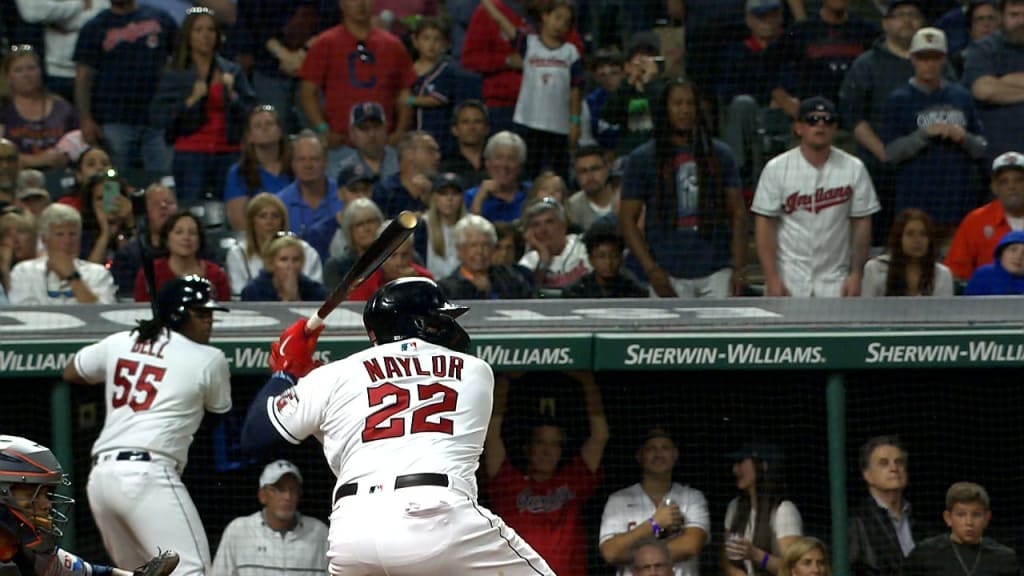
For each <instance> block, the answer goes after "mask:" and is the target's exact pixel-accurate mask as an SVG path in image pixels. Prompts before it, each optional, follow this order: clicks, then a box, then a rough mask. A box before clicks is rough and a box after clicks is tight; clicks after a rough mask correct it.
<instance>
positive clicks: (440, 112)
mask: <svg viewBox="0 0 1024 576" xmlns="http://www.w3.org/2000/svg"><path fill="white" fill-rule="evenodd" d="M453 65H454V64H453V63H452V62H451V61H450V60H447V59H445V60H441V61H440V62H438V63H437V65H436V66H434V67H433V68H431V69H430V71H428V72H427V73H426V74H424V75H423V76H420V77H419V78H416V83H415V84H413V85H412V93H413V95H415V96H433V97H434V98H437V99H438V100H440V101H441V102H442V103H443V105H442V106H438V107H436V108H415V113H416V129H417V130H423V131H424V132H427V133H428V134H430V135H431V136H433V137H434V140H437V145H438V146H440V147H441V150H444V151H447V150H451V149H452V148H453V147H454V145H455V137H454V136H452V109H453V108H452V107H453V105H454V104H455V69H454V68H453Z"/></svg>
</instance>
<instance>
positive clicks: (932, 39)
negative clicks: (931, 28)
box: [924, 32, 935, 44]
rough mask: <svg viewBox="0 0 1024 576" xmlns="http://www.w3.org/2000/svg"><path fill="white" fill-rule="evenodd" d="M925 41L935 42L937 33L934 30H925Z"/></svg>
mask: <svg viewBox="0 0 1024 576" xmlns="http://www.w3.org/2000/svg"><path fill="white" fill-rule="evenodd" d="M924 41H925V42H927V43H929V44H932V43H934V42H935V33H934V32H925V33H924Z"/></svg>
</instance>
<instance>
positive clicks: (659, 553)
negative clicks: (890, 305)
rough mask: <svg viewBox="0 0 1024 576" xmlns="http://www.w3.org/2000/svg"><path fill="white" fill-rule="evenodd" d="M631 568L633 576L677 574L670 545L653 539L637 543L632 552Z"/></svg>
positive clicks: (669, 575)
mask: <svg viewBox="0 0 1024 576" xmlns="http://www.w3.org/2000/svg"><path fill="white" fill-rule="evenodd" d="M629 566H630V569H631V570H632V572H631V573H632V574H646V575H648V576H672V575H673V574H675V571H674V570H673V568H672V554H671V552H670V551H669V549H668V544H666V543H665V542H663V541H661V540H655V539H653V538H649V539H645V540H641V541H639V542H637V543H636V546H634V547H633V549H632V550H631V554H630V562H629Z"/></svg>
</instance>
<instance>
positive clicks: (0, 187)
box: [0, 136, 21, 208]
mask: <svg viewBox="0 0 1024 576" xmlns="http://www.w3.org/2000/svg"><path fill="white" fill-rule="evenodd" d="M20 171H21V162H20V161H19V159H18V147H17V146H15V145H14V142H11V141H10V140H8V139H7V138H4V137H3V136H0V208H5V207H7V206H12V205H14V200H15V195H16V192H17V188H18V173H19V172H20Z"/></svg>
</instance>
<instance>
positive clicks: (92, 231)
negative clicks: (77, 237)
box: [79, 169, 135, 264]
mask: <svg viewBox="0 0 1024 576" xmlns="http://www.w3.org/2000/svg"><path fill="white" fill-rule="evenodd" d="M130 192H131V189H130V187H129V186H128V182H127V181H126V180H125V179H124V178H121V177H120V176H118V175H117V172H114V171H113V170H112V169H108V170H106V171H104V172H97V173H95V174H93V175H92V176H89V178H88V180H86V182H85V185H84V186H82V187H81V192H80V204H81V206H82V207H81V208H80V209H79V213H81V215H82V247H81V258H82V259H83V260H88V261H89V262H95V263H97V264H103V263H105V262H107V261H108V260H110V259H111V258H113V256H114V253H115V252H117V250H118V249H119V248H121V247H122V246H124V245H125V244H127V243H129V242H130V241H131V240H132V237H133V236H134V234H135V220H134V219H133V218H132V203H131V200H130V199H129V193H130Z"/></svg>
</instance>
